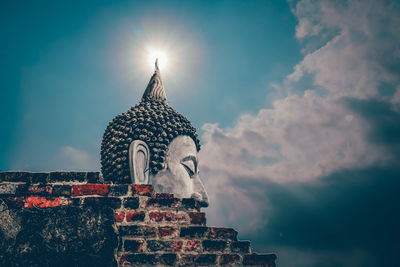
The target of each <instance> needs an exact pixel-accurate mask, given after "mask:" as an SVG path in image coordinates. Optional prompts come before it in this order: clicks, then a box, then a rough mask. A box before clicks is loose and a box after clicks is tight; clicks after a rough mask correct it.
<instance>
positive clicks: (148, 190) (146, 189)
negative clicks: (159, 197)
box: [132, 184, 153, 197]
mask: <svg viewBox="0 0 400 267" xmlns="http://www.w3.org/2000/svg"><path fill="white" fill-rule="evenodd" d="M132 192H133V194H137V195H140V196H148V197H151V195H152V192H153V186H152V185H149V184H133V185H132Z"/></svg>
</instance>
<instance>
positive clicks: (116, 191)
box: [108, 185, 128, 197]
mask: <svg viewBox="0 0 400 267" xmlns="http://www.w3.org/2000/svg"><path fill="white" fill-rule="evenodd" d="M108 190H109V195H110V196H114V197H120V196H126V195H127V194H128V185H110V186H109V188H108Z"/></svg>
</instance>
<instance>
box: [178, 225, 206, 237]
mask: <svg viewBox="0 0 400 267" xmlns="http://www.w3.org/2000/svg"><path fill="white" fill-rule="evenodd" d="M207 230H208V227H204V226H190V227H182V228H181V233H180V237H186V238H199V237H204V235H205V233H206V232H207Z"/></svg>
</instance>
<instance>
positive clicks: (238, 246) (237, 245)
mask: <svg viewBox="0 0 400 267" xmlns="http://www.w3.org/2000/svg"><path fill="white" fill-rule="evenodd" d="M231 250H232V251H233V252H240V253H251V246H250V242H249V241H234V242H232V243H231Z"/></svg>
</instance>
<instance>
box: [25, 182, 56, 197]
mask: <svg viewBox="0 0 400 267" xmlns="http://www.w3.org/2000/svg"><path fill="white" fill-rule="evenodd" d="M52 192H53V187H52V186H51V185H46V186H45V185H43V184H39V185H30V186H29V187H28V193H29V194H33V195H51V194H52Z"/></svg>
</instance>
